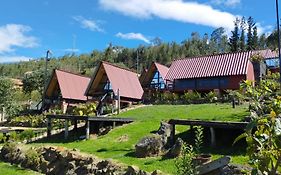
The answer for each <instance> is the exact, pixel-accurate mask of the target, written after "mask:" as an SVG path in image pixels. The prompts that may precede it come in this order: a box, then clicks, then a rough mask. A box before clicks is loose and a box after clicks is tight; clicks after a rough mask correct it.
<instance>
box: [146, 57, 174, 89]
mask: <svg viewBox="0 0 281 175" xmlns="http://www.w3.org/2000/svg"><path fill="white" fill-rule="evenodd" d="M168 71H169V68H168V67H166V66H164V65H162V64H159V63H156V62H153V63H152V64H151V65H150V67H149V69H148V70H147V71H146V72H143V74H142V75H141V76H140V83H141V85H142V87H143V89H144V90H156V89H157V90H162V89H166V88H167V86H166V81H165V77H166V75H167V73H168Z"/></svg>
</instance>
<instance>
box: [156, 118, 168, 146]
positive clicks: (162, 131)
mask: <svg viewBox="0 0 281 175" xmlns="http://www.w3.org/2000/svg"><path fill="white" fill-rule="evenodd" d="M156 134H158V135H160V136H161V140H162V144H163V145H166V144H167V143H168V138H169V137H170V135H171V125H170V124H169V123H167V122H164V121H161V123H160V127H159V129H158V131H157V132H156Z"/></svg>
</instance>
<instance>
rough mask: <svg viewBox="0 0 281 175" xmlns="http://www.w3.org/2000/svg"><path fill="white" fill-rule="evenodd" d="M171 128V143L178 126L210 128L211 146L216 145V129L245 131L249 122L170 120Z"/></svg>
mask: <svg viewBox="0 0 281 175" xmlns="http://www.w3.org/2000/svg"><path fill="white" fill-rule="evenodd" d="M168 123H169V124H170V125H171V127H172V130H171V137H170V138H171V141H172V142H173V143H174V142H175V127H176V125H188V126H191V127H193V126H202V127H204V128H209V129H210V133H211V138H210V140H211V145H212V146H215V145H216V135H215V128H222V129H235V130H245V129H246V127H247V125H248V122H230V121H202V120H186V119H170V120H169V122H168Z"/></svg>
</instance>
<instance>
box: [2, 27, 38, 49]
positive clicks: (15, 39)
mask: <svg viewBox="0 0 281 175" xmlns="http://www.w3.org/2000/svg"><path fill="white" fill-rule="evenodd" d="M29 31H31V27H29V26H25V25H20V24H7V25H4V26H0V54H3V53H7V52H13V51H14V50H15V47H22V48H33V47H36V46H38V40H37V38H36V37H34V36H28V35H26V33H27V32H29Z"/></svg>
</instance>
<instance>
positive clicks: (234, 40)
mask: <svg viewBox="0 0 281 175" xmlns="http://www.w3.org/2000/svg"><path fill="white" fill-rule="evenodd" d="M238 25H239V19H238V18H236V20H235V21H234V30H233V31H231V34H232V35H231V37H230V38H229V45H230V51H231V52H237V51H238V48H239V27H238Z"/></svg>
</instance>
